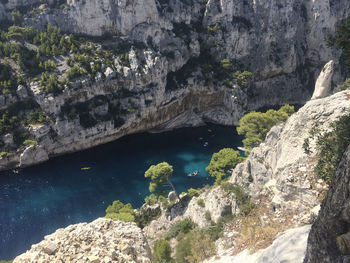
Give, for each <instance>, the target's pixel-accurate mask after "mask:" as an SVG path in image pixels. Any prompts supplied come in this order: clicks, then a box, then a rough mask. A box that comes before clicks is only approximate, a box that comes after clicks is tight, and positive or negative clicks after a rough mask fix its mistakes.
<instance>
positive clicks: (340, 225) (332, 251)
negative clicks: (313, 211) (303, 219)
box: [304, 148, 350, 263]
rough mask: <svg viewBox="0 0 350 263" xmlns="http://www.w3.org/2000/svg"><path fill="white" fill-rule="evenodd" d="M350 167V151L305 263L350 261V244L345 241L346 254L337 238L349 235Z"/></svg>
mask: <svg viewBox="0 0 350 263" xmlns="http://www.w3.org/2000/svg"><path fill="white" fill-rule="evenodd" d="M349 167H350V148H348V149H347V150H346V152H345V153H344V155H343V158H342V160H341V162H340V164H339V166H338V169H337V171H336V173H335V175H334V177H333V181H332V183H331V185H330V188H329V191H328V194H327V197H326V199H325V200H324V202H323V203H322V207H321V210H320V213H319V215H318V218H317V220H316V222H315V223H314V225H313V226H312V229H311V232H310V235H309V239H308V243H307V252H306V257H305V261H304V262H305V263H313V262H329V263H343V262H348V261H349V259H350V257H349V240H348V239H346V240H345V245H344V247H343V250H342V251H343V253H344V252H345V253H344V254H342V253H341V251H340V250H339V249H338V248H337V245H336V239H337V237H338V236H341V235H343V234H346V233H347V232H348V231H349V224H350V218H349V193H350V189H349V178H350V173H349V171H350V170H349Z"/></svg>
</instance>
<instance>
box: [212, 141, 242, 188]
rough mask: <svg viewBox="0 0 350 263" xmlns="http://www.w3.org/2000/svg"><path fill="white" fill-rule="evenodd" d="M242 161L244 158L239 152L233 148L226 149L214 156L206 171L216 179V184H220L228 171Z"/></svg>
mask: <svg viewBox="0 0 350 263" xmlns="http://www.w3.org/2000/svg"><path fill="white" fill-rule="evenodd" d="M242 160H243V158H242V157H241V156H240V155H239V152H238V151H235V150H234V149H231V148H224V149H221V150H220V151H219V152H217V153H214V154H213V156H212V157H211V160H210V163H209V165H208V166H207V168H205V169H206V170H207V172H208V173H209V175H210V176H212V177H216V180H215V184H220V183H221V181H222V178H223V177H224V176H225V175H227V173H228V171H229V170H230V169H232V168H234V167H235V166H236V165H237V164H238V163H240V162H241V161H242Z"/></svg>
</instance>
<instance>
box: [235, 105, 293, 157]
mask: <svg viewBox="0 0 350 263" xmlns="http://www.w3.org/2000/svg"><path fill="white" fill-rule="evenodd" d="M293 113H294V106H290V105H288V104H286V105H284V106H283V107H281V108H280V109H279V110H277V111H276V110H272V109H271V110H268V111H267V112H265V113H263V112H256V111H252V112H250V113H247V114H246V115H244V116H243V117H242V118H241V119H240V120H239V126H238V127H237V132H238V134H239V135H244V136H245V139H244V140H243V144H244V147H245V149H246V150H247V154H249V152H250V151H251V150H252V149H253V148H254V147H256V146H258V145H259V144H260V143H262V142H263V141H264V140H265V137H266V134H267V133H268V132H269V130H270V129H271V128H272V127H273V126H274V125H276V124H277V123H280V122H285V121H286V120H287V119H288V117H289V116H290V115H292V114H293Z"/></svg>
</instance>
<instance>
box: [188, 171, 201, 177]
mask: <svg viewBox="0 0 350 263" xmlns="http://www.w3.org/2000/svg"><path fill="white" fill-rule="evenodd" d="M197 175H199V172H198V171H194V172H192V173H189V174H188V175H187V176H197Z"/></svg>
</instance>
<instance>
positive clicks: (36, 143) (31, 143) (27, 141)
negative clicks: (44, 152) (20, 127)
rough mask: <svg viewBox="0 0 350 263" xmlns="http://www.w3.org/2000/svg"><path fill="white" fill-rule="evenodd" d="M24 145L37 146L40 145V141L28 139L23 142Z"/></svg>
mask: <svg viewBox="0 0 350 263" xmlns="http://www.w3.org/2000/svg"><path fill="white" fill-rule="evenodd" d="M23 145H24V146H36V145H38V142H37V141H34V140H30V139H27V140H25V141H24V142H23Z"/></svg>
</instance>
